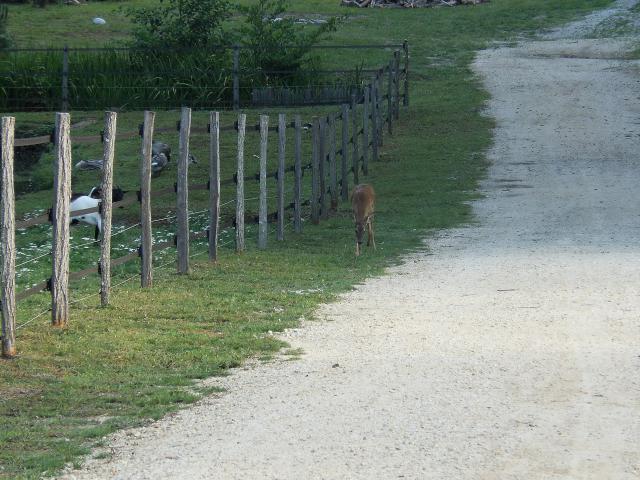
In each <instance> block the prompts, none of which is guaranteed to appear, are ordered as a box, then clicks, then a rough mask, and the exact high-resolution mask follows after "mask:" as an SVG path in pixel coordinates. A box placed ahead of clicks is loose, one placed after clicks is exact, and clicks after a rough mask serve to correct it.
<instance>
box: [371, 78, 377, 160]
mask: <svg viewBox="0 0 640 480" xmlns="http://www.w3.org/2000/svg"><path fill="white" fill-rule="evenodd" d="M371 159H372V160H373V161H374V162H375V161H377V160H378V89H377V82H376V79H375V77H373V78H372V79H371Z"/></svg>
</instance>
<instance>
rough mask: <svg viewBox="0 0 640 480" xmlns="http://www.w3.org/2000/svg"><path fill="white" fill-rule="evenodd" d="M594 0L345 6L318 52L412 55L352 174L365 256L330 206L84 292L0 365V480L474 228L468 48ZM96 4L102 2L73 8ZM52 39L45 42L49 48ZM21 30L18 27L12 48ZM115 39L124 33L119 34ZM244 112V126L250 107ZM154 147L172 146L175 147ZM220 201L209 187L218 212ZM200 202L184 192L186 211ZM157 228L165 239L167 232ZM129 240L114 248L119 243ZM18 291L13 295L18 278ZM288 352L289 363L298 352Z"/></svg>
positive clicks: (78, 285)
mask: <svg viewBox="0 0 640 480" xmlns="http://www.w3.org/2000/svg"><path fill="white" fill-rule="evenodd" d="M336 3H337V2H336ZM608 3H609V2H608V1H607V0H597V1H596V0H594V1H587V0H554V1H549V0H544V1H543V0H493V1H492V2H491V3H488V4H485V5H482V6H478V7H466V8H441V9H433V10H385V11H380V10H369V9H367V10H358V11H355V12H354V11H351V10H350V11H349V12H350V13H351V16H350V17H349V19H348V20H347V21H346V22H345V24H344V26H343V28H342V29H341V30H340V31H339V32H338V33H337V34H335V36H334V39H333V40H332V41H333V42H336V43H340V42H342V43H346V42H356V43H367V42H368V41H370V39H371V38H375V39H376V41H381V42H382V41H384V42H393V43H395V42H400V41H402V39H404V38H405V37H408V39H409V41H410V44H411V52H412V58H411V62H412V64H411V65H412V84H411V107H410V108H409V109H408V110H406V109H403V110H402V114H401V120H400V122H399V124H398V125H397V126H396V130H395V131H396V134H395V135H394V136H393V137H389V136H385V145H384V148H383V149H382V151H381V153H382V155H381V161H380V162H378V163H376V164H373V165H372V166H371V173H370V175H369V177H368V178H367V179H366V181H367V182H370V183H372V184H373V185H374V186H375V188H376V190H377V193H378V204H377V213H376V232H377V235H376V238H377V240H378V250H377V251H375V252H372V251H366V252H365V253H364V255H363V256H362V257H360V258H358V259H357V260H356V259H355V258H354V255H353V226H352V223H351V219H350V213H349V211H348V208H347V205H342V206H341V208H340V210H339V212H338V213H337V214H336V215H334V216H332V217H331V218H330V219H329V220H328V221H326V222H323V223H322V224H321V225H320V226H311V225H309V224H308V222H307V223H306V224H305V231H304V233H303V234H302V235H295V234H293V233H291V231H290V230H289V231H288V232H287V240H286V242H284V243H280V244H279V243H277V242H276V241H275V240H274V238H273V236H271V238H270V241H269V248H268V250H267V251H264V252H259V251H257V250H256V247H255V229H253V230H250V233H249V235H250V238H251V240H250V241H249V244H248V249H247V252H246V253H244V254H242V255H236V254H234V253H233V252H232V250H231V249H230V248H229V247H228V246H227V247H225V248H223V249H222V251H221V260H220V262H219V264H218V265H216V266H211V265H209V264H208V263H207V262H206V261H205V255H201V256H196V257H194V261H196V264H195V265H194V268H193V274H192V275H190V276H188V277H184V276H177V275H175V274H174V273H172V272H173V267H172V266H168V267H166V268H163V269H159V270H157V271H156V276H155V284H154V287H153V289H152V290H144V291H143V290H141V289H139V288H138V287H137V284H136V281H134V282H130V283H126V284H124V285H122V286H120V287H119V288H117V289H116V291H115V293H114V295H113V301H112V305H111V306H110V307H108V308H106V309H100V308H98V307H97V298H96V297H92V298H88V299H85V300H81V301H80V302H78V303H77V304H74V305H73V307H72V312H71V319H70V324H69V326H68V328H65V329H53V328H51V327H49V326H48V323H47V317H46V315H45V316H43V317H41V318H39V319H37V320H36V321H34V322H33V323H31V324H29V325H28V326H27V327H25V328H23V329H21V330H19V332H18V338H17V342H18V350H19V353H20V356H19V357H18V358H17V359H15V360H12V361H6V360H2V361H0V478H39V477H40V476H41V475H42V474H43V473H44V474H51V473H53V472H55V471H56V470H58V469H59V468H61V467H62V466H63V465H64V464H65V463H67V462H77V461H78V456H79V455H83V454H86V453H88V452H89V451H90V450H91V449H92V448H93V447H95V446H98V445H101V444H103V443H104V440H102V437H104V436H105V435H107V434H109V433H111V432H113V431H114V430H116V429H118V428H123V427H128V426H133V425H139V424H142V423H145V422H147V421H149V420H150V419H157V418H160V417H162V416H163V415H165V414H166V413H167V412H170V411H174V410H176V409H179V408H181V407H182V406H184V405H187V404H189V403H191V402H193V401H194V400H196V399H197V398H198V397H199V396H200V395H203V394H206V393H209V392H210V391H209V390H203V389H201V388H200V387H199V386H198V380H199V379H202V378H206V377H209V376H212V375H224V374H227V373H228V370H229V368H232V367H235V366H238V365H240V364H241V363H242V362H243V361H244V360H245V359H246V358H248V357H251V356H257V357H259V358H268V357H269V356H271V355H273V354H275V352H276V351H278V350H279V349H280V348H282V347H283V346H284V344H283V343H282V342H280V341H278V340H275V339H274V338H273V336H272V335H271V333H270V332H278V331H281V330H282V329H283V328H286V327H290V326H295V325H297V322H298V319H299V318H301V317H305V318H311V317H313V314H314V309H315V307H316V306H317V305H318V304H319V303H321V302H327V301H331V300H333V299H334V298H335V296H336V295H337V294H338V293H340V292H344V291H346V290H348V289H350V288H351V287H352V286H353V285H354V284H357V283H359V282H362V281H363V280H365V279H366V278H367V277H370V276H372V275H379V274H381V273H382V272H383V269H384V267H385V266H387V265H389V264H392V263H395V262H398V261H399V259H400V258H401V255H402V254H404V253H407V252H409V251H412V250H416V249H422V248H424V246H423V244H422V238H424V236H425V234H427V233H428V232H431V231H433V230H437V229H442V228H450V227H453V226H458V225H461V224H465V223H468V222H471V221H473V219H472V217H471V211H470V207H469V204H468V202H469V201H470V200H472V199H473V198H475V196H476V193H475V189H476V186H477V182H478V180H479V179H480V178H481V177H482V176H483V175H484V173H485V170H486V161H485V157H484V152H485V151H486V149H487V148H488V147H489V146H490V144H491V130H492V128H493V123H492V121H491V120H490V119H487V118H485V117H483V116H482V115H481V112H482V108H483V104H484V102H485V101H486V100H487V96H486V93H485V92H484V91H483V90H482V89H481V86H480V84H479V82H478V79H477V78H475V77H474V75H473V73H472V72H471V70H470V68H469V63H470V61H471V60H472V59H473V56H474V52H475V51H476V50H477V49H479V48H482V47H484V46H486V45H487V44H489V43H490V42H492V41H512V40H513V39H514V38H517V37H518V36H521V35H527V34H529V33H531V32H532V31H533V30H535V29H539V28H542V27H544V26H547V25H552V24H557V23H559V22H562V21H565V20H568V19H572V18H574V17H575V16H576V15H578V14H580V13H583V12H586V11H588V10H589V9H592V8H595V7H601V6H604V5H606V4H608ZM109 5H111V6H113V7H114V8H115V6H116V5H115V4H110V3H108V2H107V4H106V5H104V7H105V8H106V7H109ZM333 5H334V2H320V1H315V2H307V1H304V2H303V1H302V0H299V1H296V2H295V4H294V8H295V10H297V11H305V10H308V11H310V10H313V11H314V12H319V13H336V12H343V10H341V9H339V8H338V7H335V6H333ZM98 6H102V4H100V3H96V4H92V5H90V7H87V8H92V9H93V8H97V7H98ZM316 7H317V9H316ZM14 8H15V9H18V7H14ZM20 8H25V11H26V7H20ZM56 8H57V7H56ZM82 8H85V7H78V10H73V9H70V10H69V12H80V11H82V10H81V9H82ZM85 11H87V10H85ZM32 12H33V16H34V17H35V16H36V14H37V15H41V12H40V11H39V10H37V9H34V10H32ZM73 15H76V13H73ZM77 15H79V14H77ZM70 16H71V13H70ZM34 20H35V18H34ZM69 21H71V20H69ZM24 25H26V23H25V24H23V27H22V28H20V27H17V26H15V25H14V27H13V28H14V31H19V30H29V29H30V28H26V27H24ZM33 25H37V22H34V24H33ZM63 32H64V29H61V30H60V32H58V33H56V32H53V31H49V32H48V33H47V35H50V36H51V40H52V41H53V42H59V41H62V40H63V38H62V37H63ZM28 35H29V33H28V32H24V36H25V38H27V37H28ZM31 35H33V37H34V38H35V37H37V36H38V35H36V34H35V33H34V32H31ZM119 35H120V37H119V38H124V37H126V31H124V30H123V32H121V34H119ZM40 36H42V37H43V35H40ZM358 53H361V52H358ZM323 55H324V57H325V58H324V60H325V62H326V63H327V64H329V65H343V64H345V63H346V62H353V61H354V58H353V52H348V51H340V50H335V51H330V52H325V53H324V54H323ZM388 55H389V52H378V51H372V52H369V53H368V56H367V57H366V63H367V64H371V65H378V64H380V63H382V62H383V61H386V60H387V58H388ZM250 113H251V115H252V121H255V119H256V112H250ZM311 113H312V112H310V111H307V112H305V115H307V116H308V115H310V114H311ZM91 115H93V116H94V117H95V118H97V119H98V122H100V118H101V114H99V113H95V114H91V113H86V112H85V113H82V114H74V115H73V119H74V120H78V119H80V118H83V117H88V116H91ZM17 116H18V124H19V125H20V124H25V123H27V122H33V123H35V124H37V123H40V122H51V121H52V116H51V114H19V115H17ZM140 118H141V114H140V113H137V112H130V113H127V114H124V115H121V117H120V120H119V126H120V128H121V129H127V130H128V129H131V128H135V126H136V125H137V123H138V122H139V121H140ZM176 118H177V113H176V112H163V113H161V114H159V119H158V122H159V123H160V124H164V125H170V124H171V123H172V122H174V121H175V120H176ZM204 118H205V117H204V114H203V113H199V114H197V115H196V117H195V118H194V124H200V125H202V124H203V122H204V121H205V120H204ZM231 118H232V115H231V114H228V116H225V123H226V122H228V121H230V120H231ZM100 128H101V127H100V125H99V123H98V124H96V125H95V126H90V127H86V128H85V129H84V130H83V131H82V132H79V133H90V132H93V133H95V132H96V131H98V130H100ZM167 138H168V139H169V140H171V141H172V143H174V144H175V136H173V137H169V136H167ZM272 138H273V137H272ZM223 141H224V142H225V145H223V152H225V153H224V157H223V162H224V167H223V168H224V169H225V172H226V174H228V172H230V171H231V169H232V168H233V142H234V138H233V136H232V135H231V136H229V135H226V136H225V137H224V139H223ZM274 143H275V141H274V140H272V144H274ZM193 144H194V149H195V151H196V154H197V155H198V156H199V157H200V158H201V162H202V163H201V164H200V165H199V166H198V167H196V168H194V169H193V180H194V181H197V180H198V179H199V178H203V177H204V175H205V172H206V168H207V167H206V161H204V159H205V158H206V137H204V136H196V137H194V139H193ZM137 148H138V142H137V141H135V140H132V141H129V142H119V144H118V147H117V155H118V157H117V158H118V160H117V162H118V163H117V169H116V180H117V181H118V182H119V183H121V184H122V185H123V186H125V187H131V186H135V184H136V178H137V166H136V149H137ZM99 152H100V146H99V145H90V146H87V145H83V146H77V147H76V148H75V150H74V156H75V157H74V158H75V159H78V158H80V157H81V156H91V155H98V154H99ZM254 153H257V145H256V138H255V135H254V136H251V137H250V141H249V144H248V145H247V158H248V159H252V158H253V157H252V156H251V155H253V154H254ZM51 158H52V157H51V155H50V154H49V155H48V156H45V157H44V158H43V160H42V161H41V162H40V164H38V165H36V167H35V171H36V172H40V173H39V175H41V176H42V177H46V172H47V171H48V170H49V169H50V168H51V167H50V165H51V164H50V162H51ZM253 161H254V164H253V165H254V167H255V165H256V163H255V159H253ZM247 170H248V171H251V169H250V168H249V167H247ZM165 173H166V174H167V175H164V174H163V175H162V176H160V177H158V178H157V179H155V180H154V186H153V188H162V187H163V186H165V185H169V184H171V182H173V179H172V175H174V174H175V171H174V170H171V171H169V172H165ZM95 180H96V177H95V175H92V174H90V173H83V174H76V176H75V177H74V180H73V181H74V185H75V186H76V187H77V188H78V189H82V188H86V187H88V186H90V185H91V184H92V183H94V182H95ZM43 181H46V178H43ZM229 195H230V192H229V191H227V192H223V201H224V199H225V198H227V199H228V198H230V197H229ZM248 196H249V194H248ZM50 199H51V192H50V191H48V190H46V189H45V190H41V191H38V192H32V193H25V194H24V195H23V196H22V197H21V198H20V200H19V204H18V210H19V212H20V214H24V213H27V212H31V211H33V210H34V209H36V208H42V207H43V205H44V206H46V205H47V204H48V202H50ZM169 201H170V199H169V198H167V199H165V201H164V202H158V203H156V208H155V210H154V217H155V216H158V217H159V216H160V215H161V214H162V213H166V212H170V211H171V210H172V208H173V207H172V206H171V205H170V204H168V203H169ZM202 202H203V199H202V198H200V197H197V196H196V195H194V199H193V206H194V208H195V207H197V206H198V205H200V204H201V203H202ZM254 207H255V204H254ZM271 209H272V208H271ZM134 219H135V211H125V212H119V213H118V216H117V217H116V221H117V223H120V224H123V225H124V224H126V223H129V222H131V221H133V220H134ZM82 228H86V227H78V229H75V230H72V232H73V233H74V236H77V237H78V241H81V240H80V238H81V237H82V236H89V230H88V229H86V230H82ZM164 228H165V229H166V231H167V232H169V231H170V229H171V225H165V226H164ZM83 232H84V233H83ZM45 235H46V232H44V231H37V230H34V231H33V232H31V231H30V232H29V233H26V234H25V235H23V236H22V237H24V238H20V242H23V244H22V247H23V249H24V248H25V245H29V244H31V243H34V244H37V243H40V244H42V243H43V242H44V241H45V240H46V239H45V238H44V236H45ZM134 237H135V235H134V236H132V237H131V238H129V239H128V241H131V242H132V243H133V242H134V241H135V238H134ZM74 241H76V239H74ZM123 243H124V242H123ZM36 248H38V245H36ZM193 251H194V253H197V252H203V251H204V247H203V246H202V244H196V245H194V246H193ZM74 255H75V257H74V262H77V263H74V266H75V267H80V266H86V262H92V261H95V258H96V256H97V253H96V252H95V251H93V250H91V249H81V248H75V249H74ZM166 258H169V257H166ZM47 268H48V265H47V264H43V265H40V266H39V267H37V269H36V270H37V271H35V272H31V273H30V274H32V275H33V276H34V277H33V278H35V276H37V275H41V274H45V273H46V272H47ZM127 269H129V270H127ZM135 270H136V268H135V265H133V266H128V267H125V269H124V271H123V272H120V273H119V275H121V276H120V277H118V278H126V277H125V276H126V275H127V274H130V273H135ZM117 273H118V272H117ZM38 279H40V278H38ZM19 281H20V282H24V284H25V285H26V284H28V283H29V282H30V281H31V277H29V278H26V277H25V278H24V279H20V280H19ZM115 281H118V280H117V279H116V280H115ZM96 285H97V284H96V281H95V279H87V280H86V281H84V282H74V283H73V285H72V287H73V288H72V298H73V299H76V300H77V299H82V298H83V297H84V296H86V295H89V294H91V293H94V292H95V291H96ZM47 304H48V299H47V295H46V294H41V295H37V296H35V297H31V298H30V299H28V300H26V301H24V302H21V303H20V304H19V305H18V309H19V319H18V322H19V323H22V322H24V321H26V320H28V319H29V318H31V317H32V316H33V315H34V314H35V313H37V312H39V311H40V309H42V308H43V307H46V306H47ZM288 353H289V354H291V356H292V357H295V356H296V355H298V354H299V353H300V352H297V351H295V350H294V351H289V352H288Z"/></svg>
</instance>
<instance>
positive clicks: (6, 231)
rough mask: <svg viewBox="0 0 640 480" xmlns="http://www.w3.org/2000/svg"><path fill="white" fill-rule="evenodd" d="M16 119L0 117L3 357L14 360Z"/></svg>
mask: <svg viewBox="0 0 640 480" xmlns="http://www.w3.org/2000/svg"><path fill="white" fill-rule="evenodd" d="M15 124H16V119H15V118H14V117H2V143H1V145H2V148H1V150H0V153H1V154H2V165H1V166H0V168H1V169H2V179H1V180H0V188H1V189H0V242H2V245H0V247H1V248H2V299H1V301H2V356H3V357H5V358H13V357H15V356H16V353H17V352H16V230H15V229H16V224H15V194H14V190H13V156H14V151H13V147H14V138H15V137H14V134H15Z"/></svg>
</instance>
